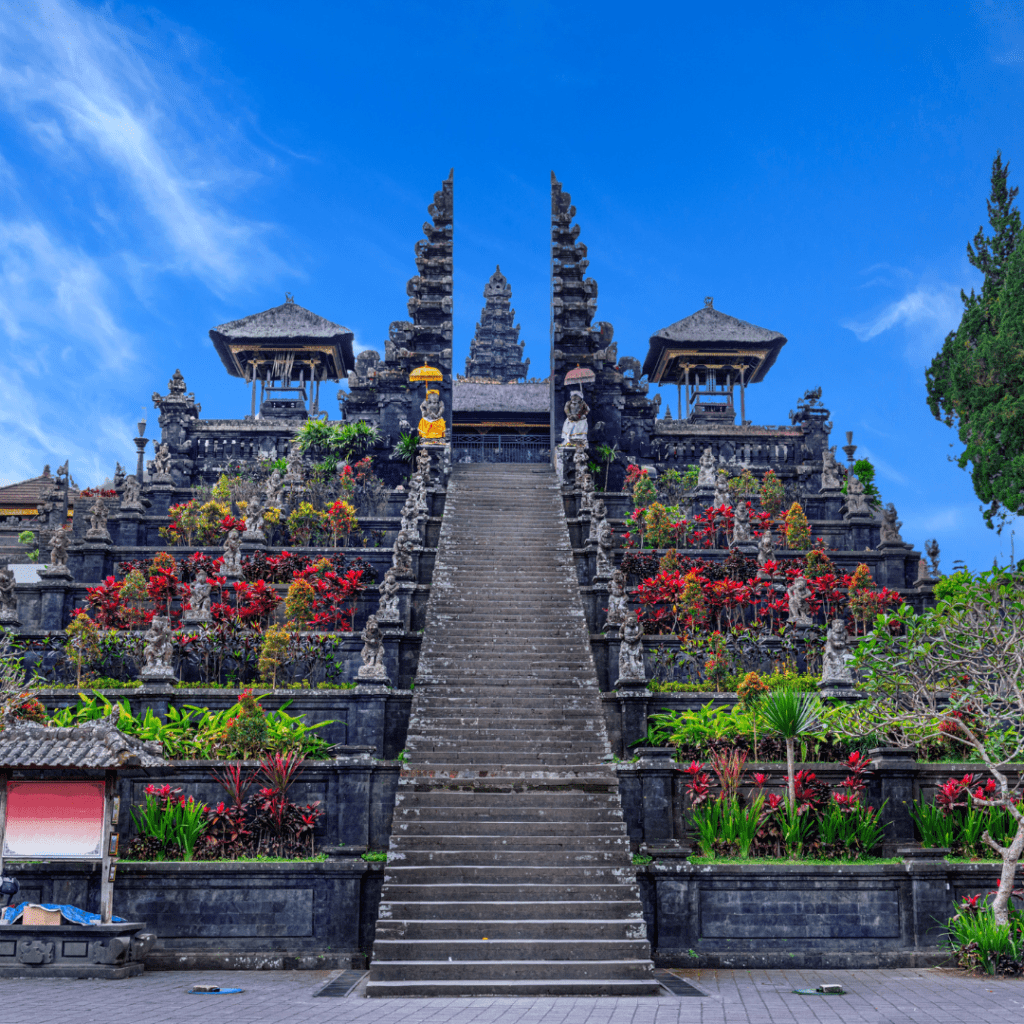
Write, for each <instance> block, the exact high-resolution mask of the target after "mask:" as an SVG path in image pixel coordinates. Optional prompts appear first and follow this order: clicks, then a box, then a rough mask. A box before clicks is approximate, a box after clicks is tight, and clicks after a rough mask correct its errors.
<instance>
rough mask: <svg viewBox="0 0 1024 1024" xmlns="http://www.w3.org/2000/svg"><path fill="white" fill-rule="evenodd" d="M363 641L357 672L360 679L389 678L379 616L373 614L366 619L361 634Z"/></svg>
mask: <svg viewBox="0 0 1024 1024" xmlns="http://www.w3.org/2000/svg"><path fill="white" fill-rule="evenodd" d="M359 637H360V639H361V640H362V641H363V650H362V659H363V663H362V665H360V666H359V671H358V672H357V673H356V677H357V678H358V679H376V680H387V677H388V674H387V672H386V671H385V669H384V634H383V633H381V631H380V626H379V625H378V624H377V616H376V615H371V616H370V617H369V618H368V619H367V620H366V625H365V626H364V627H363V631H362V633H360V634H359Z"/></svg>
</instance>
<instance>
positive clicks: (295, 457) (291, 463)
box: [274, 441, 306, 487]
mask: <svg viewBox="0 0 1024 1024" xmlns="http://www.w3.org/2000/svg"><path fill="white" fill-rule="evenodd" d="M287 464H288V472H287V473H285V475H284V483H286V484H291V485H292V486H293V487H295V486H301V485H302V483H303V481H304V480H305V476H306V475H305V471H304V469H303V465H302V448H301V447H300V446H299V442H298V441H292V443H291V444H290V445H289V446H288V463H287ZM274 472H275V473H276V472H277V470H274Z"/></svg>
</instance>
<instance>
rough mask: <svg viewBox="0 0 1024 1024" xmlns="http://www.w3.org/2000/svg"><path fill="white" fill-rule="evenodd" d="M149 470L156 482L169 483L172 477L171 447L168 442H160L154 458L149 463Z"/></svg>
mask: <svg viewBox="0 0 1024 1024" xmlns="http://www.w3.org/2000/svg"><path fill="white" fill-rule="evenodd" d="M149 471H150V473H152V474H153V482H154V483H169V482H171V481H172V480H173V478H172V477H171V449H170V446H169V445H167V444H158V445H157V446H156V451H155V452H154V453H153V458H152V460H151V461H150V463H149Z"/></svg>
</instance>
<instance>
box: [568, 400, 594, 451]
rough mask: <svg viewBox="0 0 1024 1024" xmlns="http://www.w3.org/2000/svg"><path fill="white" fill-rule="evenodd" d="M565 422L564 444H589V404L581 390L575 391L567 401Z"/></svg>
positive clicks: (583, 445)
mask: <svg viewBox="0 0 1024 1024" xmlns="http://www.w3.org/2000/svg"><path fill="white" fill-rule="evenodd" d="M564 411H565V422H564V423H563V424H562V444H577V445H581V446H582V447H584V448H585V447H586V445H587V431H588V429H589V428H588V427H587V414H588V413H589V412H590V406H589V405H587V403H586V401H585V400H584V398H583V393H582V392H581V391H574V392H573V393H572V394H571V395H569V401H567V402H566V403H565V410H564Z"/></svg>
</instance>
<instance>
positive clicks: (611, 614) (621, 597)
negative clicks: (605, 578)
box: [604, 569, 629, 630]
mask: <svg viewBox="0 0 1024 1024" xmlns="http://www.w3.org/2000/svg"><path fill="white" fill-rule="evenodd" d="M628 614H629V598H628V597H627V596H626V574H625V573H624V572H623V571H622V570H621V569H616V570H615V571H614V572H613V573H612V578H611V583H610V584H609V587H608V617H607V618H606V619H605V620H604V628H605V629H606V630H607V629H609V628H610V627H612V626H621V625H622V623H623V622H625V621H626V616H627V615H628Z"/></svg>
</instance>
